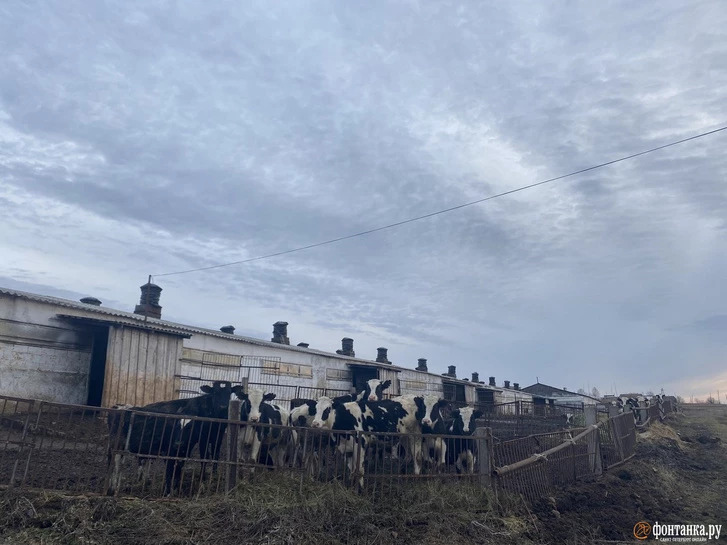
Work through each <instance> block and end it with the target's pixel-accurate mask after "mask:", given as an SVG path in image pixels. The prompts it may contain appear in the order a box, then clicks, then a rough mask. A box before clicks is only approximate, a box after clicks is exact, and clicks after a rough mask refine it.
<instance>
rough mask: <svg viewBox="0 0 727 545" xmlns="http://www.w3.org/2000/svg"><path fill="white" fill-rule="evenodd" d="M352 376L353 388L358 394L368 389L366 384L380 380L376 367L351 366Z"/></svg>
mask: <svg viewBox="0 0 727 545" xmlns="http://www.w3.org/2000/svg"><path fill="white" fill-rule="evenodd" d="M351 375H352V379H353V387H354V388H356V392H357V393H358V392H361V391H363V389H364V388H366V383H367V382H368V381H369V380H371V379H372V378H379V370H378V369H377V368H376V367H364V366H358V365H351Z"/></svg>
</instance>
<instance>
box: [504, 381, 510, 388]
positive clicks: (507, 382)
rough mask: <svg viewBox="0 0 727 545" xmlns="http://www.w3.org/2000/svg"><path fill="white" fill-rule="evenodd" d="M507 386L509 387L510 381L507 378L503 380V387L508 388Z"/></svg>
mask: <svg viewBox="0 0 727 545" xmlns="http://www.w3.org/2000/svg"><path fill="white" fill-rule="evenodd" d="M509 387H510V381H509V380H506V381H505V388H509Z"/></svg>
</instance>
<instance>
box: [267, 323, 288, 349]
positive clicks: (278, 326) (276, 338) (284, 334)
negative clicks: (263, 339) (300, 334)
mask: <svg viewBox="0 0 727 545" xmlns="http://www.w3.org/2000/svg"><path fill="white" fill-rule="evenodd" d="M270 340H271V341H272V342H274V343H278V344H290V339H289V338H288V322H275V323H274V324H273V338H272V339H270Z"/></svg>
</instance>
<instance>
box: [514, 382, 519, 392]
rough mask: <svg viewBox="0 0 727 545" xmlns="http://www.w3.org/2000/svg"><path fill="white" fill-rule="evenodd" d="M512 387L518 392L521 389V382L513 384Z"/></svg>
mask: <svg viewBox="0 0 727 545" xmlns="http://www.w3.org/2000/svg"><path fill="white" fill-rule="evenodd" d="M512 387H513V388H515V389H516V390H519V389H520V383H519V382H513V383H512Z"/></svg>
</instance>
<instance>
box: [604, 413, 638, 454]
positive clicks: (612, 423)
mask: <svg viewBox="0 0 727 545" xmlns="http://www.w3.org/2000/svg"><path fill="white" fill-rule="evenodd" d="M623 414H629V415H630V414H631V413H630V412H628V413H623ZM631 418H632V419H633V417H631ZM622 420H623V418H622V417H620V416H616V417H614V418H609V419H608V428H609V431H610V432H611V437H612V438H613V443H614V445H615V446H616V452H617V453H618V458H619V460H618V461H619V462H623V460H624V447H623V441H622V440H621V434H620V432H619V427H621V426H619V425H617V424H616V422H617V421H618V422H619V423H620V422H621V421H622Z"/></svg>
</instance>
